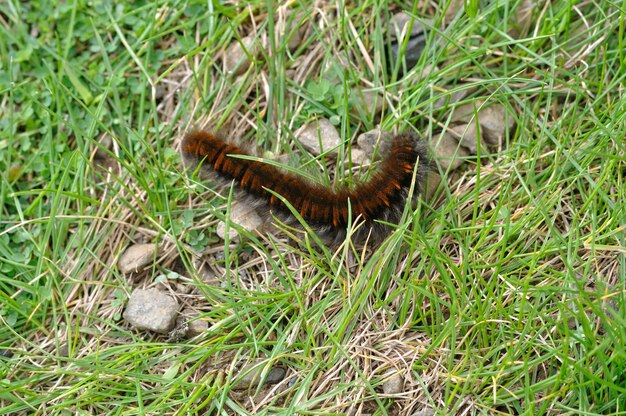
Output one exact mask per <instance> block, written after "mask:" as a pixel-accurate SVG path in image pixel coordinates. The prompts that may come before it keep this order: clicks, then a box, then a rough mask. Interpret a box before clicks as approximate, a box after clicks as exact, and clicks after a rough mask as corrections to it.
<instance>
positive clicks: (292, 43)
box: [276, 13, 309, 52]
mask: <svg viewBox="0 0 626 416" xmlns="http://www.w3.org/2000/svg"><path fill="white" fill-rule="evenodd" d="M285 26H286V29H285V30H282V31H281V29H282V28H281V27H279V26H277V27H276V29H277V32H278V33H277V36H276V38H277V39H281V38H283V37H285V36H288V37H289V40H288V41H287V49H289V51H290V52H293V51H295V50H296V49H297V48H298V47H299V46H300V44H301V43H302V39H304V38H306V36H307V32H308V31H309V24H308V21H307V18H306V14H305V13H301V14H298V15H297V16H295V17H294V18H293V19H291V20H290V21H289V20H288V21H287V22H286V25H285ZM281 40H282V39H281Z"/></svg>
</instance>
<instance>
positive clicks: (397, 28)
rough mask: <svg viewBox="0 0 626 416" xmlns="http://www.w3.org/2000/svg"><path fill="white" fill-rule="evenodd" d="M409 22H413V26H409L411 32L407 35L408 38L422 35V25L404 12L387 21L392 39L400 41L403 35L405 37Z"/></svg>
mask: <svg viewBox="0 0 626 416" xmlns="http://www.w3.org/2000/svg"><path fill="white" fill-rule="evenodd" d="M411 20H413V26H411V31H410V32H409V33H408V35H409V36H416V35H420V34H422V33H424V25H423V24H422V23H420V22H419V21H418V20H417V19H414V18H413V17H412V16H409V15H408V14H406V13H404V12H400V13H396V14H394V15H393V16H391V18H390V19H389V28H390V29H391V32H390V33H389V34H390V35H391V38H392V39H402V38H403V35H406V31H408V30H409V25H410V24H411Z"/></svg>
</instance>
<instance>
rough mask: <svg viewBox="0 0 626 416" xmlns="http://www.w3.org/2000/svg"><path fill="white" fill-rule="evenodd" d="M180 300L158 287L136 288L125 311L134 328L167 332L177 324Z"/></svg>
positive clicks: (125, 315)
mask: <svg viewBox="0 0 626 416" xmlns="http://www.w3.org/2000/svg"><path fill="white" fill-rule="evenodd" d="M177 312H178V302H177V301H176V299H174V298H172V297H171V296H169V295H168V294H166V293H164V292H161V291H160V290H158V289H154V288H152V289H135V290H134V291H133V293H132V294H131V295H130V299H129V300H128V305H127V306H126V310H125V311H124V319H125V320H126V321H127V322H128V323H129V324H131V325H132V326H133V327H134V328H137V329H141V330H148V331H153V332H157V333H159V334H167V333H168V332H169V331H171V330H172V328H174V325H175V324H176V314H177Z"/></svg>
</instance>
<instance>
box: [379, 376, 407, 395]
mask: <svg viewBox="0 0 626 416" xmlns="http://www.w3.org/2000/svg"><path fill="white" fill-rule="evenodd" d="M403 384H404V380H403V379H402V375H401V374H394V375H392V376H391V377H389V378H388V379H387V380H385V381H384V382H383V393H385V394H399V393H400V392H402V386H403Z"/></svg>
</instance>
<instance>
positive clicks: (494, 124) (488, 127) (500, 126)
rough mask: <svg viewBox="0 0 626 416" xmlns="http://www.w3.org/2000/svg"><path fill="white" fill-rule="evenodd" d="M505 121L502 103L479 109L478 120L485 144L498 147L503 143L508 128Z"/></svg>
mask: <svg viewBox="0 0 626 416" xmlns="http://www.w3.org/2000/svg"><path fill="white" fill-rule="evenodd" d="M511 120H512V119H511ZM506 121H507V120H506V111H505V109H504V106H503V105H502V104H494V105H491V106H489V107H485V108H483V109H482V110H480V112H479V113H478V122H479V123H480V127H482V137H483V139H484V140H485V142H487V144H489V145H490V146H494V147H498V146H500V145H502V144H503V143H504V139H506V132H507V130H508V128H509V126H507V124H506Z"/></svg>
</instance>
